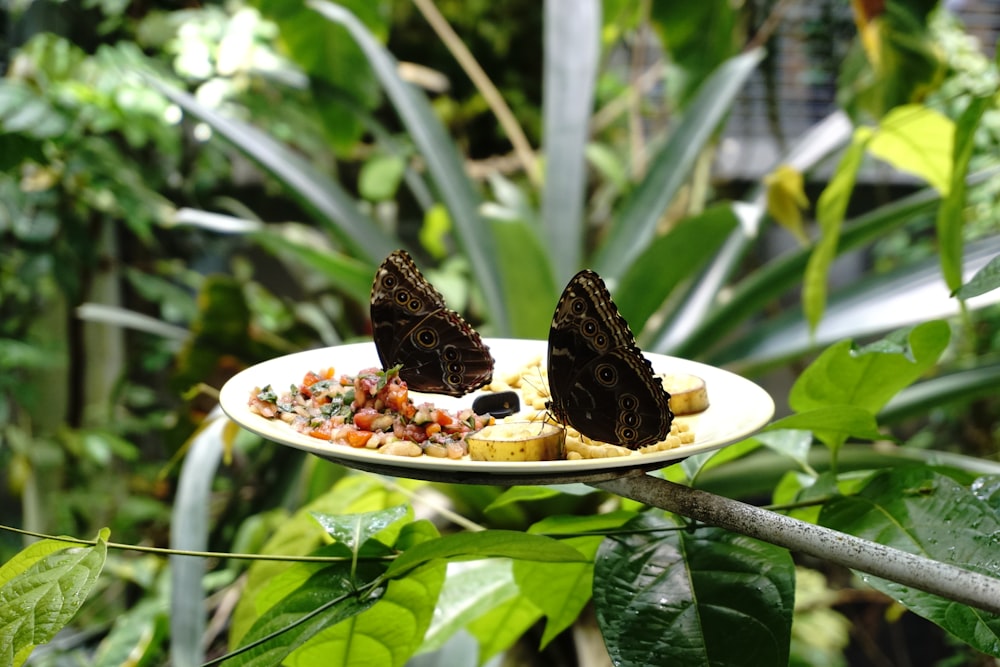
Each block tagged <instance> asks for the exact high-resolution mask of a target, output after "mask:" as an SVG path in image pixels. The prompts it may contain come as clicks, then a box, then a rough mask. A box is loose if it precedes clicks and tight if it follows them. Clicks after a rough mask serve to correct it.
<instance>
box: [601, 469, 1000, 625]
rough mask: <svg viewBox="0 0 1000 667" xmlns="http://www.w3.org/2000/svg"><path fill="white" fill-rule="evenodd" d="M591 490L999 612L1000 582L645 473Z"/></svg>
mask: <svg viewBox="0 0 1000 667" xmlns="http://www.w3.org/2000/svg"><path fill="white" fill-rule="evenodd" d="M592 486H596V487H598V488H600V489H603V490H605V491H608V492H610V493H614V494H617V495H619V496H623V497H626V498H631V499H632V500H637V501H639V502H641V503H644V504H646V505H652V506H655V507H659V508H661V509H665V510H667V511H670V512H674V513H675V514H680V515H683V516H686V517H688V518H691V519H697V520H698V521H703V522H704V523H707V524H711V525H713V526H718V527H720V528H725V529H727V530H731V531H733V532H736V533H741V534H743V535H748V536H750V537H754V538H757V539H759V540H762V541H764V542H769V543H771V544H776V545H778V546H781V547H785V548H786V549H790V550H791V551H798V552H800V553H804V554H809V555H811V556H816V557H817V558H822V559H823V560H827V561H830V562H832V563H837V564H838V565H843V566H845V567H849V568H851V569H854V570H860V571H862V572H867V573H869V574H874V575H875V576H878V577H882V578H884V579H889V580H892V581H895V582H897V583H900V584H903V585H905V586H911V587H913V588H917V589H919V590H922V591H925V592H927V593H933V594H935V595H940V596H942V597H945V598H947V599H949V600H954V601H956V602H961V603H963V604H967V605H969V606H972V607H976V608H978V609H982V610H984V611H988V612H992V613H994V614H1000V579H997V578H994V577H988V576H986V575H983V574H980V573H978V572H972V571H970V570H965V569H963V568H960V567H956V566H954V565H949V564H947V563H941V562H939V561H936V560H932V559H930V558H924V557H923V556H917V555H914V554H911V553H907V552H905V551H900V550H899V549H894V548H892V547H887V546H885V545H882V544H878V543H876V542H869V541H868V540H863V539H861V538H859V537H854V536H853V535H847V534H845V533H840V532H838V531H835V530H830V529H829V528H824V527H822V526H817V525H814V524H811V523H806V522H805V521H799V520H798V519H792V518H790V517H787V516H784V515H781V514H777V513H775V512H771V511H768V510H764V509H761V508H759V507H754V506H753V505H747V504H746V503H741V502H739V501H736V500H731V499H729V498H724V497H722V496H717V495H715V494H712V493H708V492H706V491H699V490H697V489H692V488H689V487H686V486H682V485H680V484H674V483H673V482H668V481H666V480H664V479H659V478H657V477H650V476H649V475H646V474H636V475H628V476H625V477H620V478H618V479H613V480H610V481H606V482H595V483H592Z"/></svg>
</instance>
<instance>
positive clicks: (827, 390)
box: [788, 321, 951, 414]
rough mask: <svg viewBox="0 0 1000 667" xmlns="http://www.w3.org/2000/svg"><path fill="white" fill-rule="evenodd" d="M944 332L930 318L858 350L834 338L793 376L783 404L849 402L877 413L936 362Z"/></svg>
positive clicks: (944, 343)
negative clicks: (796, 375) (799, 372)
mask: <svg viewBox="0 0 1000 667" xmlns="http://www.w3.org/2000/svg"><path fill="white" fill-rule="evenodd" d="M950 337H951V330H950V329H949V327H948V324H947V323H945V322H942V321H933V322H926V323H924V324H920V325H917V326H915V327H913V328H912V329H902V330H900V331H897V332H895V333H893V334H890V335H889V336H887V337H886V338H884V339H883V340H882V341H879V342H877V343H873V344H872V345H869V346H867V347H863V348H860V349H856V348H855V347H854V345H853V343H852V342H851V341H849V340H847V341H842V342H840V343H837V344H835V345H833V346H831V347H829V348H827V349H826V350H825V351H824V352H823V353H822V354H821V355H820V356H819V357H818V358H817V359H816V360H815V361H814V362H813V363H812V364H810V365H809V367H808V368H806V370H805V371H803V372H802V374H801V375H799V377H798V379H797V380H796V381H795V384H794V385H792V390H791V392H790V393H789V395H788V404H789V405H790V406H791V407H792V409H794V410H796V411H798V412H804V411H807V410H813V409H816V408H822V407H825V406H830V405H851V406H855V407H858V408H864V409H865V410H867V411H868V412H870V413H872V414H874V413H877V412H878V411H879V410H881V409H882V408H883V407H884V406H885V404H886V403H888V402H889V399H891V398H892V397H893V396H895V395H896V394H897V393H898V392H899V391H900V390H901V389H903V388H904V387H906V386H908V385H910V384H912V383H913V382H915V381H916V380H917V379H918V378H919V377H921V376H922V375H923V374H924V373H925V372H927V370H928V369H929V368H931V367H932V366H933V365H934V364H935V363H936V362H937V360H938V358H939V357H940V356H941V353H942V352H944V349H945V347H947V345H948V340H949V339H950Z"/></svg>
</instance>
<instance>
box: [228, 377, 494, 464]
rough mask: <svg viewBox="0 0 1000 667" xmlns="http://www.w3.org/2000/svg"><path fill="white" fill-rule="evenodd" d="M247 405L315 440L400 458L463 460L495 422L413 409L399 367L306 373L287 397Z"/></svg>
mask: <svg viewBox="0 0 1000 667" xmlns="http://www.w3.org/2000/svg"><path fill="white" fill-rule="evenodd" d="M248 405H249V408H250V411H251V412H254V413H256V414H258V415H260V416H262V417H265V418H267V419H281V420H282V421H284V422H287V423H288V424H289V425H290V426H291V427H292V428H294V429H295V430H297V431H299V432H300V433H304V434H305V435H308V436H311V437H313V438H318V439H320V440H329V441H331V442H334V443H337V444H343V445H348V446H350V447H355V448H365V449H370V450H375V451H378V452H380V453H383V454H394V455H397V456H421V455H427V456H436V457H441V458H449V459H460V458H462V457H463V456H465V455H466V454H468V451H469V449H468V443H467V442H466V436H467V435H468V434H469V433H470V432H472V431H478V430H479V429H481V428H483V427H484V426H487V425H489V424H492V423H493V422H494V419H493V417H491V416H489V415H486V416H481V415H477V414H476V413H475V412H474V411H473V410H472V409H463V410H458V411H457V412H450V411H448V410H442V409H440V408H437V407H435V406H434V405H433V404H432V403H429V402H425V403H414V401H413V399H412V398H410V395H409V390H408V388H407V386H406V382H404V381H403V380H402V379H401V378H400V377H399V368H398V367H394V368H391V369H389V370H387V371H382V370H381V369H379V368H368V369H365V370H362V371H361V372H360V373H358V374H357V375H355V376H350V375H340V376H338V375H336V374H335V372H334V370H333V369H332V368H329V369H326V370H322V371H319V372H314V371H308V372H307V373H306V374H305V376H304V377H303V379H302V382H301V383H300V384H298V385H294V384H293V385H291V387H290V388H289V389H288V390H287V391H281V392H279V391H276V390H275V389H273V388H272V387H271V385H267V386H266V387H264V388H263V389H261V388H259V387H257V388H255V389H254V390H253V391H252V392H251V393H250V398H249V400H248Z"/></svg>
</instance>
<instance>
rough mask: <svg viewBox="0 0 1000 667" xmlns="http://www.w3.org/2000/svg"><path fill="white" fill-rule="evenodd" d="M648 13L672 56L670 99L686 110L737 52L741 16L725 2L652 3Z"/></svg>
mask: <svg viewBox="0 0 1000 667" xmlns="http://www.w3.org/2000/svg"><path fill="white" fill-rule="evenodd" d="M643 11H646V10H643ZM648 11H649V18H650V20H651V22H652V24H653V28H654V29H655V30H656V32H657V34H658V35H659V37H660V40H661V42H662V43H663V47H664V48H665V49H666V50H667V51H668V52H669V53H670V65H671V67H670V76H668V77H666V82H665V83H666V85H667V86H668V88H669V89H670V93H669V99H671V100H676V103H677V104H679V105H680V107H681V108H682V109H683V108H684V107H685V106H687V104H688V102H689V101H690V98H691V96H692V95H693V94H694V93H695V91H697V89H698V86H699V85H700V84H701V82H702V81H704V80H705V79H707V78H708V77H709V76H710V75H711V74H712V71H713V70H714V69H715V68H716V67H718V66H719V65H720V64H722V63H723V62H724V61H725V60H726V58H729V57H731V56H733V55H734V54H735V53H736V52H737V50H738V47H737V44H736V40H735V39H734V36H735V35H737V34H739V30H738V29H737V21H738V20H739V12H738V11H737V9H736V6H734V5H733V4H731V3H729V2H726V1H725V0H722V1H720V0H710V1H709V2H691V3H689V2H653V3H650V5H649V8H648Z"/></svg>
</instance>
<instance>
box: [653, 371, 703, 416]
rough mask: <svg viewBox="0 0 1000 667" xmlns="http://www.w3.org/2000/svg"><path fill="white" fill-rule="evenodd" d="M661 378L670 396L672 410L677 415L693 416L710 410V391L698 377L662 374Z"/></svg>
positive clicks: (686, 374)
mask: <svg viewBox="0 0 1000 667" xmlns="http://www.w3.org/2000/svg"><path fill="white" fill-rule="evenodd" d="M659 377H660V379H661V380H663V388H664V389H666V390H667V392H668V393H669V394H670V409H671V410H672V411H673V413H674V414H675V415H693V414H695V413H698V412H704V411H705V410H707V409H708V389H707V388H706V387H705V381H704V380H702V379H701V378H700V377H698V376H697V375H691V374H690V373H674V374H670V373H662V374H660V375H659Z"/></svg>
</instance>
